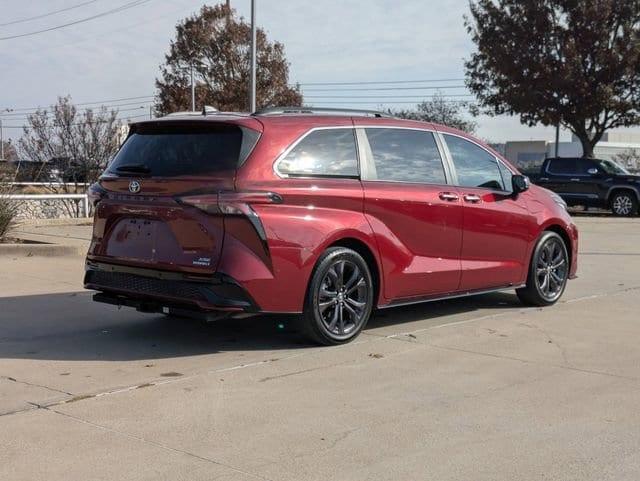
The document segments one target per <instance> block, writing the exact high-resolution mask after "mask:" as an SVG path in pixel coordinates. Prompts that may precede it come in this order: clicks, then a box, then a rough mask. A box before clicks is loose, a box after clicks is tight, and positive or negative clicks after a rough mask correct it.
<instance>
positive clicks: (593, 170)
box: [587, 167, 598, 175]
mask: <svg viewBox="0 0 640 481" xmlns="http://www.w3.org/2000/svg"><path fill="white" fill-rule="evenodd" d="M587 174H589V175H598V169H596V168H595V167H591V168H590V169H589V170H587Z"/></svg>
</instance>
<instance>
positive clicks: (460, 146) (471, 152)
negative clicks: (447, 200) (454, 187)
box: [444, 135, 504, 190]
mask: <svg viewBox="0 0 640 481" xmlns="http://www.w3.org/2000/svg"><path fill="white" fill-rule="evenodd" d="M444 137H445V139H446V141H447V147H449V152H450V153H451V160H453V165H454V167H455V168H456V173H457V175H458V185H461V186H463V187H482V188H485V189H494V190H504V183H503V182H502V175H501V173H500V168H499V167H498V161H497V159H496V158H495V157H494V156H493V155H491V154H490V153H489V152H487V151H486V150H484V149H483V148H481V147H479V146H478V145H476V144H474V143H473V142H469V141H468V140H465V139H463V138H461V137H456V136H454V135H445V136H444Z"/></svg>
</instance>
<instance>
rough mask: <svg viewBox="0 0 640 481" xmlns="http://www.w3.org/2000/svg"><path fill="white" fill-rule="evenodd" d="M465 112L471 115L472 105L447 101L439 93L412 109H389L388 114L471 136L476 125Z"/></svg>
mask: <svg viewBox="0 0 640 481" xmlns="http://www.w3.org/2000/svg"><path fill="white" fill-rule="evenodd" d="M466 110H469V111H471V112H472V113H473V112H474V105H472V104H470V103H469V102H457V101H454V102H452V101H449V100H447V99H445V97H444V96H443V95H442V93H441V92H437V93H436V94H435V95H434V96H433V98H431V99H429V100H425V101H424V102H421V103H419V104H418V105H416V107H415V108H414V109H403V110H393V109H390V110H389V113H390V114H392V115H394V116H396V117H400V118H402V119H409V120H421V121H423V122H434V123H437V124H443V125H447V126H449V127H453V128H456V129H459V130H463V131H465V132H467V133H469V134H473V133H475V131H476V129H477V128H478V124H477V123H476V122H474V121H473V120H470V119H469V118H467V116H466V115H465V111H466Z"/></svg>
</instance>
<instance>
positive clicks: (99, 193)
mask: <svg viewBox="0 0 640 481" xmlns="http://www.w3.org/2000/svg"><path fill="white" fill-rule="evenodd" d="M105 195H107V191H106V190H104V189H103V188H102V187H101V186H100V184H98V183H97V182H96V183H95V184H91V185H90V186H89V188H88V189H87V197H88V198H89V202H90V203H91V205H92V206H94V207H95V206H96V205H97V204H98V202H100V201H101V200H102V199H103V198H104V196H105Z"/></svg>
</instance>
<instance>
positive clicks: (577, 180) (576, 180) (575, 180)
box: [571, 177, 580, 182]
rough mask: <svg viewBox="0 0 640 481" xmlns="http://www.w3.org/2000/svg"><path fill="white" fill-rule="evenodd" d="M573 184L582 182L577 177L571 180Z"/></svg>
mask: <svg viewBox="0 0 640 481" xmlns="http://www.w3.org/2000/svg"><path fill="white" fill-rule="evenodd" d="M571 182H580V179H576V178H575V177H573V178H572V179H571Z"/></svg>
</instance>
